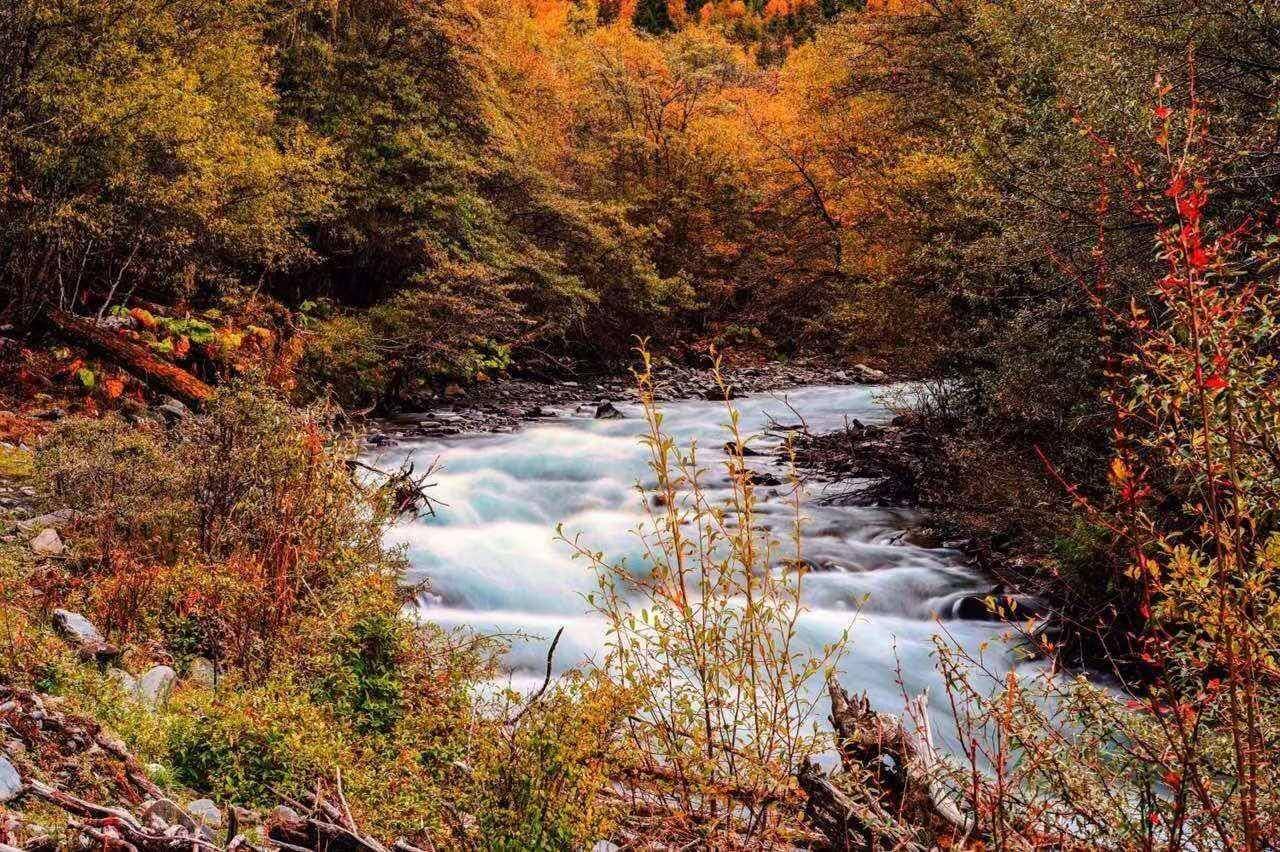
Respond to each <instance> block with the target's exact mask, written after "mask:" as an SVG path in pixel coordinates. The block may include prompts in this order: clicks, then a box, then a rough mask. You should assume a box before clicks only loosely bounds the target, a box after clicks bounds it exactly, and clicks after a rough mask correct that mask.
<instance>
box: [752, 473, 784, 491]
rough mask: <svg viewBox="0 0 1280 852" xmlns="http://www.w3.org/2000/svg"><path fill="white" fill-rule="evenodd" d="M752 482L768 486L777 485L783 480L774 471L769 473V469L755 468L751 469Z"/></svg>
mask: <svg viewBox="0 0 1280 852" xmlns="http://www.w3.org/2000/svg"><path fill="white" fill-rule="evenodd" d="M751 484H752V485H760V486H764V487H766V488H768V487H772V486H775V485H781V484H782V480H781V479H779V478H778V477H776V476H774V475H773V474H772V473H769V471H767V470H753V471H751Z"/></svg>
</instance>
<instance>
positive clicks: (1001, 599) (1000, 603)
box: [951, 594, 1046, 621]
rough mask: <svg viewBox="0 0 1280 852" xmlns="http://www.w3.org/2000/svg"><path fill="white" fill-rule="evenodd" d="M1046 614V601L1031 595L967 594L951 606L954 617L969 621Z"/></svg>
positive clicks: (999, 619) (1019, 617) (1016, 619)
mask: <svg viewBox="0 0 1280 852" xmlns="http://www.w3.org/2000/svg"><path fill="white" fill-rule="evenodd" d="M993 604H994V607H993ZM1045 614H1046V608H1045V605H1044V602H1043V601H1041V600H1040V599H1039V598H1035V597H1032V596H1031V595H1005V594H990V595H965V596H963V597H961V598H959V599H957V600H956V602H955V603H954V604H953V605H952V607H951V617H952V618H957V619H962V620H968V621H1006V620H1008V621H1024V620H1026V619H1028V618H1039V617H1041V616H1043V615H1045Z"/></svg>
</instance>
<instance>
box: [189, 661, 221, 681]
mask: <svg viewBox="0 0 1280 852" xmlns="http://www.w3.org/2000/svg"><path fill="white" fill-rule="evenodd" d="M187 679H188V680H190V681H193V682H194V683H199V684H203V685H205V686H213V684H214V681H215V680H217V675H216V672H215V669H214V666H213V662H212V661H211V660H208V659H206V658H205V657H196V658H195V659H193V660H192V661H191V665H190V666H189V667H188V668H187Z"/></svg>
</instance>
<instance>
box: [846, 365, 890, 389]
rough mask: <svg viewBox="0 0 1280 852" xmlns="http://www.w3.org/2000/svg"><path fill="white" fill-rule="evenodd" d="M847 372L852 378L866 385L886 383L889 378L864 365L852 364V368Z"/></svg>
mask: <svg viewBox="0 0 1280 852" xmlns="http://www.w3.org/2000/svg"><path fill="white" fill-rule="evenodd" d="M849 372H850V373H852V374H853V376H854V378H856V379H857V380H858V381H860V382H864V383H866V384H876V383H877V382H886V381H888V380H889V377H888V376H887V375H885V374H884V372H882V371H880V370H877V369H876V368H875V367H868V366H867V365H866V364H854V365H853V367H851V368H850V369H849Z"/></svg>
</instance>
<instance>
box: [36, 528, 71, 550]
mask: <svg viewBox="0 0 1280 852" xmlns="http://www.w3.org/2000/svg"><path fill="white" fill-rule="evenodd" d="M31 549H32V550H33V551H34V552H35V554H36V556H61V555H62V554H64V553H66V551H67V546H66V545H65V544H63V543H62V537H61V536H59V535H58V531H57V530H55V529H54V528H53V527H45V528H44V529H42V530H41V531H40V534H39V535H37V536H36V537H35V538H33V539H31Z"/></svg>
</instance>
